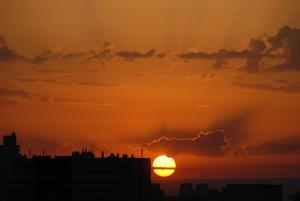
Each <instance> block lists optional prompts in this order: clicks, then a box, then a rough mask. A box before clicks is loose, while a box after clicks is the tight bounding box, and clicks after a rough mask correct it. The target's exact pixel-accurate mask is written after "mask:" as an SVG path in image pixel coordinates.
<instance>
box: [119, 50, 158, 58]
mask: <svg viewBox="0 0 300 201" xmlns="http://www.w3.org/2000/svg"><path fill="white" fill-rule="evenodd" d="M116 55H117V56H118V57H121V58H123V59H124V60H127V61H134V60H135V59H140V58H150V57H153V56H155V55H156V51H155V50H154V49H151V50H149V51H147V52H145V53H142V52H138V51H128V50H125V51H120V52H117V53H116Z"/></svg>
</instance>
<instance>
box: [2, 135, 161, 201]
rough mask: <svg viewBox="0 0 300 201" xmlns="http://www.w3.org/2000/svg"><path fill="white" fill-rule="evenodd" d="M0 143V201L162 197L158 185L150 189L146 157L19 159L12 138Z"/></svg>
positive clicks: (88, 154) (85, 154)
mask: <svg viewBox="0 0 300 201" xmlns="http://www.w3.org/2000/svg"><path fill="white" fill-rule="evenodd" d="M3 142H4V144H3V145H1V148H0V154H1V155H0V157H1V170H2V171H1V200H2V201H4V200H5V201H68V200H74V201H96V200H111V201H114V200H115V201H117V200H132V201H146V200H151V199H152V200H153V196H151V195H155V196H156V197H160V196H162V194H161V193H162V192H161V190H160V187H159V185H158V186H157V185H154V184H151V160H150V159H149V158H135V157H133V156H131V157H128V156H127V155H123V156H121V157H120V156H119V154H116V155H114V154H111V155H109V156H107V157H105V156H104V153H102V154H101V157H95V155H94V154H93V153H92V152H89V151H87V150H86V149H84V150H83V151H82V152H74V153H73V154H72V155H71V156H55V157H51V156H45V155H42V156H33V157H32V158H27V157H25V156H21V155H20V147H19V146H18V145H17V144H16V135H15V133H12V134H11V135H10V136H4V138H3ZM3 164H6V165H3ZM151 191H153V192H151ZM154 191H156V192H154Z"/></svg>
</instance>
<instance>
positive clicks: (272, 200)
mask: <svg viewBox="0 0 300 201" xmlns="http://www.w3.org/2000/svg"><path fill="white" fill-rule="evenodd" d="M193 187H194V186H193V184H192V183H182V184H181V185H180V189H179V191H178V196H177V197H176V198H175V197H170V198H167V200H176V201H254V200H255V201H266V200H268V201H282V200H283V189H282V186H281V185H266V184H263V185H262V184H227V185H226V186H225V187H223V188H222V189H221V190H218V189H209V188H208V184H203V183H202V184H201V183H200V184H196V188H195V189H194V188H193Z"/></svg>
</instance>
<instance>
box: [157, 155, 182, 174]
mask: <svg viewBox="0 0 300 201" xmlns="http://www.w3.org/2000/svg"><path fill="white" fill-rule="evenodd" d="M152 167H153V171H154V173H155V174H157V175H158V176H160V177H169V176H171V175H172V174H173V173H174V172H175V168H176V163H175V160H174V159H173V158H171V157H168V156H166V155H161V156H158V157H156V158H155V159H154V161H153V164H152Z"/></svg>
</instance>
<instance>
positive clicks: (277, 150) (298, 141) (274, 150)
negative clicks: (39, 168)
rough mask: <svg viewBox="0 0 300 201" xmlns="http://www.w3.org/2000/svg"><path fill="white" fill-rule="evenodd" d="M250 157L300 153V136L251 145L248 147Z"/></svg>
mask: <svg viewBox="0 0 300 201" xmlns="http://www.w3.org/2000/svg"><path fill="white" fill-rule="evenodd" d="M246 149H247V152H248V155H273V154H295V153H300V136H299V135H296V136H290V137H286V138H283V139H276V140H272V141H269V142H264V143H259V144H254V145H249V146H247V147H246Z"/></svg>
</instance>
